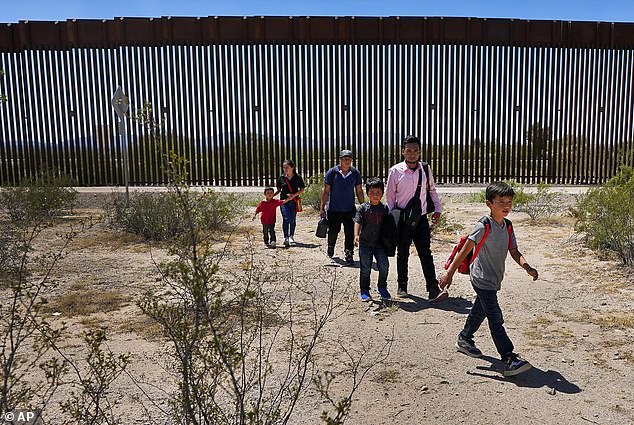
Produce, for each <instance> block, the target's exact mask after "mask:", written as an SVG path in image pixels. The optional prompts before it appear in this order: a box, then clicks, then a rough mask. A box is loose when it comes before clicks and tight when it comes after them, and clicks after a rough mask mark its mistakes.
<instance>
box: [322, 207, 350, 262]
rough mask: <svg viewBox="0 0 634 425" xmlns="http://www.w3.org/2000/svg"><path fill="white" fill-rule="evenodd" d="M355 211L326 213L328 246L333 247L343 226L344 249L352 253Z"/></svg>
mask: <svg viewBox="0 0 634 425" xmlns="http://www.w3.org/2000/svg"><path fill="white" fill-rule="evenodd" d="M355 214H356V210H352V211H348V212H338V211H328V246H332V247H334V246H335V244H336V243H337V236H338V235H339V231H340V230H341V225H342V224H343V234H344V236H345V240H344V249H345V250H346V252H350V253H352V251H353V250H354V221H353V219H354V215H355Z"/></svg>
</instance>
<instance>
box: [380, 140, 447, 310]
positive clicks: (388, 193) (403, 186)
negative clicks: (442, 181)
mask: <svg viewBox="0 0 634 425" xmlns="http://www.w3.org/2000/svg"><path fill="white" fill-rule="evenodd" d="M402 154H403V158H404V159H405V160H404V161H403V162H399V163H398V164H396V165H394V166H393V167H392V168H390V171H389V173H388V176H387V185H386V188H385V200H386V202H387V207H388V209H389V210H390V211H392V210H393V209H395V208H396V209H400V210H403V209H405V207H406V206H407V205H408V203H409V202H410V200H412V198H414V196H415V194H416V190H417V186H419V185H420V190H419V192H420V193H419V198H420V207H421V208H420V209H421V217H420V220H419V221H418V224H416V226H415V227H414V228H413V229H412V228H410V227H408V226H407V225H405V223H404V222H403V217H402V216H403V214H401V222H400V223H399V226H398V227H399V231H398V242H397V254H396V271H397V276H398V277H397V279H398V291H397V295H398V296H399V297H406V296H407V281H408V260H409V250H410V246H411V244H412V241H414V246H416V251H417V252H418V257H419V258H420V264H421V267H422V269H423V275H424V276H425V282H426V287H427V292H428V295H429V296H428V299H429V300H430V301H441V300H442V299H445V298H446V296H447V295H446V292H442V291H441V290H440V287H439V286H438V279H436V269H435V267H434V258H433V257H432V255H431V248H430V244H431V232H430V230H429V222H428V221H427V214H426V211H427V193H426V189H427V184H428V183H429V193H430V195H431V199H432V201H433V203H434V213H433V215H432V223H436V222H437V221H438V218H439V217H440V214H441V212H442V205H441V203H440V198H439V197H438V193H437V192H436V185H435V183H434V176H433V174H432V172H431V168H429V166H427V173H425V172H424V170H423V166H422V163H421V162H420V140H419V139H418V137H416V136H407V137H406V138H405V141H404V143H403V151H402ZM427 174H428V175H429V182H428V181H427ZM419 181H420V183H419Z"/></svg>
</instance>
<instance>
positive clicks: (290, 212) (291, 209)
mask: <svg viewBox="0 0 634 425" xmlns="http://www.w3.org/2000/svg"><path fill="white" fill-rule="evenodd" d="M296 208H297V207H296V206H295V201H290V202H287V203H285V204H284V205H282V206H281V207H280V211H281V213H282V230H283V231H284V237H285V238H288V237H291V236H295V226H296V225H297V210H296Z"/></svg>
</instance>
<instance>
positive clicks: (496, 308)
mask: <svg viewBox="0 0 634 425" xmlns="http://www.w3.org/2000/svg"><path fill="white" fill-rule="evenodd" d="M473 289H474V290H475V291H476V294H477V297H476V299H475V301H474V302H473V307H471V312H470V313H469V316H467V321H466V322H465V324H464V329H463V330H462V331H461V332H460V335H461V336H462V337H464V338H470V339H471V338H473V334H475V332H476V331H477V330H478V328H480V325H481V324H482V322H483V321H484V319H485V318H486V319H487V320H488V322H489V330H490V331H491V337H492V338H493V343H494V344H495V348H497V350H498V353H500V356H501V357H502V359H504V358H506V357H507V356H508V355H509V354H511V353H512V352H513V348H514V347H513V342H511V339H510V338H509V336H508V335H507V334H506V329H504V318H503V317H502V309H500V304H499V303H498V292H497V291H494V290H487V289H480V288H476V287H475V286H474V287H473Z"/></svg>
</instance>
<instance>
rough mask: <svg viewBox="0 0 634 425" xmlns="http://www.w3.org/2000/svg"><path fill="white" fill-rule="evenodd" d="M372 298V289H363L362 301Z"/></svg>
mask: <svg viewBox="0 0 634 425" xmlns="http://www.w3.org/2000/svg"><path fill="white" fill-rule="evenodd" d="M371 299H372V297H371V296H370V291H361V301H363V302H364V303H365V302H368V301H370V300H371Z"/></svg>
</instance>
